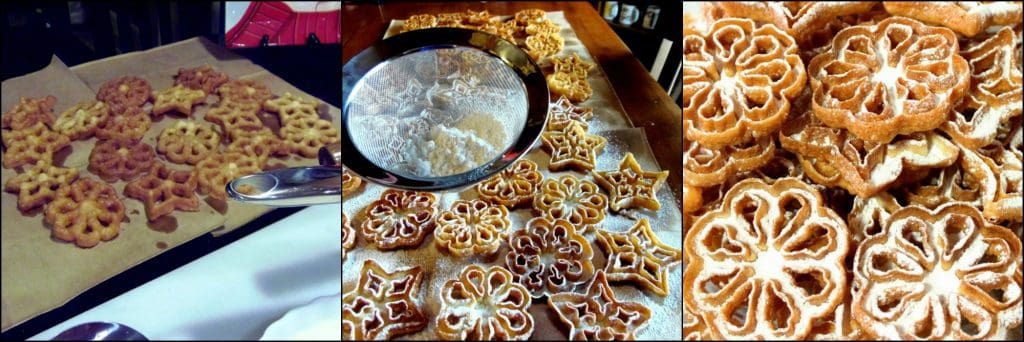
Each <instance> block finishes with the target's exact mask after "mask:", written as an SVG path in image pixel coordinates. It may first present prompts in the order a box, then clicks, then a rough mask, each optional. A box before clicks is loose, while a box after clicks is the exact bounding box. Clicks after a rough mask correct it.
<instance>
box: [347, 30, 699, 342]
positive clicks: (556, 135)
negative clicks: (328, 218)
mask: <svg viewBox="0 0 1024 342" xmlns="http://www.w3.org/2000/svg"><path fill="white" fill-rule="evenodd" d="M435 26H449V27H471V28H474V29H478V30H483V31H489V30H497V31H495V32H497V33H495V32H492V33H495V34H498V35H500V36H502V37H505V39H508V40H510V41H513V42H516V41H517V39H519V38H520V37H521V36H522V35H523V34H529V36H528V37H526V38H525V48H526V49H527V51H528V52H529V53H530V55H531V56H532V57H534V58H536V59H538V60H544V61H545V62H547V63H546V64H550V66H551V67H550V68H548V69H550V72H548V73H547V74H548V75H549V77H548V82H549V85H552V86H551V91H552V92H553V93H554V94H555V95H556V96H559V98H558V100H557V101H555V102H554V103H551V104H550V106H549V115H548V116H549V120H548V125H547V127H546V129H545V131H544V132H543V133H542V135H541V140H542V147H543V149H544V150H545V151H547V152H548V154H549V155H550V162H549V163H548V170H549V171H551V174H550V175H549V176H548V177H545V176H544V173H542V172H541V171H540V170H538V165H537V163H535V162H533V161H531V160H528V159H526V158H524V159H522V160H519V161H517V162H516V163H514V164H513V165H511V166H509V167H508V168H507V169H505V170H503V171H502V172H500V173H498V174H496V175H494V176H493V177H491V178H489V179H486V180H484V181H482V182H480V183H479V184H477V185H476V186H475V188H474V189H471V190H470V191H469V192H471V193H472V194H471V195H469V198H467V197H466V196H461V197H460V199H457V200H454V201H451V203H448V206H447V207H445V206H444V205H442V201H441V200H440V197H441V194H435V193H428V192H413V191H401V190H393V189H388V190H384V191H383V192H382V193H381V194H380V196H379V198H376V200H373V201H372V202H370V203H369V205H367V206H365V207H364V208H359V209H357V211H356V214H355V215H345V214H344V213H343V214H342V246H343V252H342V258H346V257H348V258H351V257H352V256H353V253H355V254H356V255H359V254H361V253H360V251H359V248H360V246H359V245H360V244H365V245H367V246H362V248H365V249H370V248H371V246H370V245H372V248H373V249H376V250H379V251H386V252H392V251H396V250H416V249H421V248H425V247H421V244H423V241H424V240H426V239H429V238H430V235H431V234H432V235H433V239H432V240H433V241H434V243H433V245H434V246H433V247H430V248H436V250H437V251H438V252H439V253H440V254H441V255H445V256H446V259H447V257H451V258H453V259H455V260H456V261H457V262H458V263H459V264H458V265H454V266H455V267H456V270H457V271H458V273H457V275H455V276H454V277H453V279H447V280H446V281H445V282H444V284H443V285H441V287H440V292H439V293H427V294H421V293H420V287H426V286H425V285H423V284H422V282H423V279H424V278H428V279H429V278H437V277H441V276H443V275H431V274H426V273H427V272H426V271H424V267H422V266H420V264H423V263H426V261H412V262H408V263H409V264H412V265H416V266H412V267H385V266H381V265H380V264H379V263H378V262H379V261H374V260H369V259H370V258H367V260H365V261H363V263H362V267H361V269H360V270H359V280H358V284H356V286H355V288H353V289H352V290H351V291H349V292H346V293H345V294H344V296H343V299H342V319H343V321H342V337H343V339H345V340H366V339H391V338H395V337H398V336H400V335H405V334H411V333H415V332H418V331H421V330H423V329H425V328H427V327H428V326H429V325H434V327H435V332H436V337H437V338H440V339H446V340H493V339H502V340H513V339H516V340H525V339H528V338H530V337H531V336H534V332H535V330H534V327H535V325H536V324H535V321H534V316H533V315H532V314H531V312H530V307H531V304H532V303H533V302H534V301H546V303H547V304H548V305H549V306H550V307H551V308H552V309H553V310H554V313H555V314H556V315H557V316H558V317H559V319H560V320H561V322H562V323H563V325H562V326H563V327H564V328H566V331H567V333H568V335H569V336H570V337H571V338H572V339H587V340H592V339H634V338H635V337H636V334H637V333H638V332H639V331H640V330H641V329H642V328H644V327H645V326H646V325H647V323H648V320H649V319H650V316H651V309H650V308H648V307H647V306H646V305H645V304H642V303H639V302H628V301H619V300H618V299H616V294H615V293H614V291H613V289H612V287H611V286H610V285H609V281H611V282H627V283H630V284H635V285H636V286H638V287H639V288H640V289H642V290H644V292H645V294H649V295H651V296H653V297H654V298H661V297H665V296H666V295H668V293H669V292H670V291H671V292H675V293H678V292H677V290H675V289H671V288H669V285H668V284H669V277H668V272H669V270H671V269H672V268H674V267H675V266H676V265H678V264H679V263H680V262H681V261H682V251H680V250H678V249H674V248H672V247H670V246H668V245H666V244H664V243H662V242H661V240H660V239H659V238H658V237H657V236H656V235H655V234H654V232H653V230H652V227H651V223H650V222H649V221H648V220H647V219H645V218H640V219H635V218H632V219H630V221H629V222H630V225H631V227H632V228H630V229H629V230H628V231H624V232H617V231H610V230H608V228H607V227H606V226H605V222H606V221H605V220H606V217H608V216H611V215H622V216H623V217H635V216H636V215H634V214H636V213H638V212H640V211H645V212H656V211H658V210H659V209H661V203H660V202H659V201H658V199H657V196H656V193H657V192H658V191H659V189H660V188H661V187H662V186H663V184H664V183H665V179H666V178H667V177H668V173H669V172H668V171H660V172H652V171H648V170H644V169H642V168H641V167H640V165H639V164H638V163H637V161H636V159H635V158H634V157H633V155H632V154H626V156H625V158H624V160H622V162H621V164H620V166H619V168H618V169H614V170H595V168H596V160H597V156H598V155H599V154H600V153H601V152H602V150H603V147H604V146H605V145H606V143H607V141H606V139H605V138H604V137H601V136H599V135H596V134H590V133H588V128H589V124H588V121H589V120H591V119H592V118H593V116H594V113H593V109H592V108H588V107H583V106H580V103H581V102H583V101H586V100H587V99H588V98H589V97H590V96H591V90H590V85H589V83H588V81H587V77H588V74H589V70H590V69H592V68H593V67H594V65H593V64H592V63H591V62H588V61H586V60H584V59H582V58H581V57H580V56H578V55H576V54H573V55H571V56H561V57H559V56H555V54H558V52H559V51H560V50H561V47H562V46H561V45H562V39H561V37H560V36H558V31H559V30H560V28H559V27H558V26H557V25H556V24H554V23H552V22H551V21H550V20H549V19H547V18H545V13H544V11H542V10H526V11H521V12H519V13H516V14H515V15H514V16H513V18H511V19H510V20H508V21H498V20H497V18H492V17H491V16H490V15H489V14H488V13H487V12H486V11H484V12H472V11H468V12H466V13H465V14H462V13H447V14H439V15H431V14H419V15H414V16H412V17H410V18H409V19H408V20H406V21H405V23H404V27H403V31H408V30H413V29H419V28H426V27H435ZM555 46H557V48H556V47H555ZM548 48H550V50H548ZM437 67H438V68H445V67H450V66H446V65H438V66H437ZM570 170H572V171H577V172H579V173H577V174H582V175H583V176H577V174H574V173H571V172H566V171H570ZM362 183H363V182H362V180H360V179H359V177H358V176H356V175H354V174H351V173H349V172H344V173H343V176H342V201H343V207H344V208H349V206H350V205H355V204H352V202H351V201H349V202H347V203H346V202H345V200H346V198H352V197H353V196H357V195H360V191H363V188H364V186H363V185H362ZM474 197H475V198H474ZM518 214H525V215H528V217H529V218H528V219H527V220H526V221H525V224H524V226H522V227H520V226H514V225H513V223H512V222H513V221H512V220H511V219H510V218H511V217H513V216H520V215H518ZM520 217H521V216H520ZM360 241H361V242H360ZM591 241H596V244H597V245H598V246H600V247H601V249H602V250H603V252H604V253H605V256H606V260H607V262H606V264H605V265H603V266H604V267H602V265H600V264H598V262H597V261H595V254H596V253H597V252H596V251H595V250H594V248H593V247H592V244H591ZM506 247H507V253H506V254H503V253H500V252H499V251H503V250H506V249H504V248H506ZM359 257H362V256H359ZM486 260H495V261H496V262H497V264H498V265H492V266H489V267H486V266H481V265H479V264H478V261H485V262H487V261H486ZM403 263H406V262H404V260H403ZM430 263H433V261H431V262H430ZM488 263H489V262H488ZM389 268H393V269H389ZM345 271H346V272H347V271H348V269H346V270H345ZM428 298H437V299H436V300H437V301H438V302H440V309H439V310H440V311H438V312H437V313H436V316H434V317H433V318H432V317H431V315H429V314H428V313H427V311H426V310H427V307H429V305H427V304H426V303H425V302H426V301H427V300H428ZM399 310H400V312H401V313H402V314H401V315H396V314H395V313H397V312H399Z"/></svg>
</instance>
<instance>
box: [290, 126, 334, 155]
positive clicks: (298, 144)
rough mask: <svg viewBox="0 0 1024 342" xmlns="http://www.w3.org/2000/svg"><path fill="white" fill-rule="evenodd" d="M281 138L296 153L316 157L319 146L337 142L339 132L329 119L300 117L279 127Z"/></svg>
mask: <svg viewBox="0 0 1024 342" xmlns="http://www.w3.org/2000/svg"><path fill="white" fill-rule="evenodd" d="M281 139H282V140H284V142H285V144H286V145H287V146H288V147H289V148H291V150H292V151H294V152H295V153H296V154H298V155H300V156H303V157H306V158H316V156H317V154H318V153H319V152H320V148H321V147H323V146H324V145H330V144H333V143H336V142H338V141H339V140H340V139H341V133H339V132H338V128H337V127H334V124H333V123H331V122H330V121H327V120H324V119H319V118H311V117H301V118H295V119H291V120H289V121H287V122H285V125H284V126H283V127H281Z"/></svg>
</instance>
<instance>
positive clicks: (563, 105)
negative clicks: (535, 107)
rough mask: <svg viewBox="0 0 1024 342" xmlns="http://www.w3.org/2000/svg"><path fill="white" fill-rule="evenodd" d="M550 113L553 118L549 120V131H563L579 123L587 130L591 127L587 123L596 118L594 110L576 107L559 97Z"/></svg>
mask: <svg viewBox="0 0 1024 342" xmlns="http://www.w3.org/2000/svg"><path fill="white" fill-rule="evenodd" d="M548 113H549V114H550V117H551V118H550V119H548V127H547V130H549V131H561V130H562V129H564V128H565V126H568V125H569V124H571V123H573V122H578V123H579V124H580V125H582V126H583V129H587V128H588V126H589V125H588V124H587V121H589V120H590V118H592V117H594V109H593V108H590V107H580V106H576V105H574V104H572V101H569V99H568V98H566V97H565V96H562V97H559V98H558V101H556V102H555V103H553V104H551V108H549V109H548Z"/></svg>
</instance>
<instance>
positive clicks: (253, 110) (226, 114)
mask: <svg viewBox="0 0 1024 342" xmlns="http://www.w3.org/2000/svg"><path fill="white" fill-rule="evenodd" d="M259 112H260V105H259V104H258V103H253V102H243V101H236V100H232V99H223V100H221V101H220V103H218V104H217V106H216V107H213V108H211V109H210V110H209V111H208V112H206V116H204V117H203V120H206V121H209V122H212V123H215V124H217V125H219V126H221V127H222V128H224V130H225V131H226V130H227V128H226V127H224V126H225V125H226V124H229V123H231V122H237V121H242V120H243V119H239V117H249V116H251V117H254V118H256V119H257V120H259V116H258V115H256V114H258V113H259Z"/></svg>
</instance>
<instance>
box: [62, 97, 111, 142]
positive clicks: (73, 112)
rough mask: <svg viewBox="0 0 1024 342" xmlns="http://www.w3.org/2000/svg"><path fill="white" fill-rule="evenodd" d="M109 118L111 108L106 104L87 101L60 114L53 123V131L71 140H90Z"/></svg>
mask: <svg viewBox="0 0 1024 342" xmlns="http://www.w3.org/2000/svg"><path fill="white" fill-rule="evenodd" d="M109 116H110V108H108V107H107V105H106V104H105V103H103V102H98V101H85V102H82V103H79V104H76V105H74V106H71V108H68V109H67V110H65V111H64V112H62V113H60V116H58V117H57V120H56V121H54V122H53V130H54V131H55V132H57V133H60V134H62V135H64V136H66V137H68V139H71V140H81V139H88V138H91V137H92V136H93V134H95V133H96V129H97V128H98V127H99V125H100V123H102V122H104V121H107V118H108V117H109Z"/></svg>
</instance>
